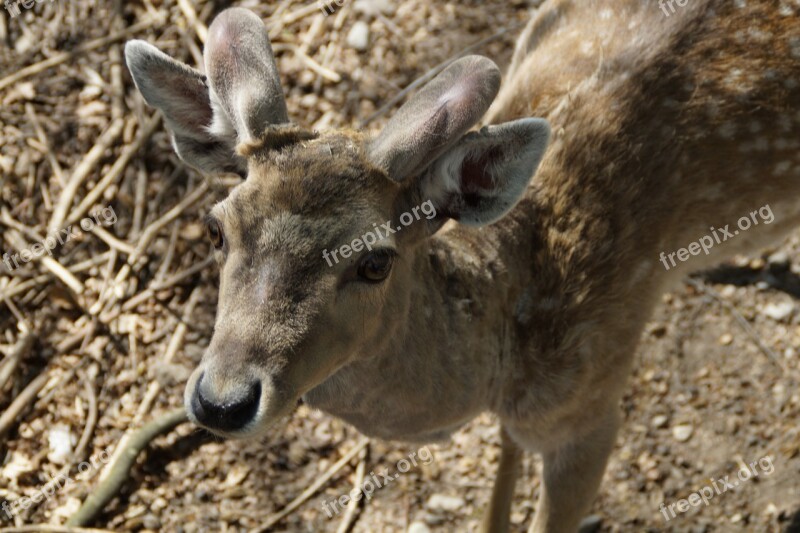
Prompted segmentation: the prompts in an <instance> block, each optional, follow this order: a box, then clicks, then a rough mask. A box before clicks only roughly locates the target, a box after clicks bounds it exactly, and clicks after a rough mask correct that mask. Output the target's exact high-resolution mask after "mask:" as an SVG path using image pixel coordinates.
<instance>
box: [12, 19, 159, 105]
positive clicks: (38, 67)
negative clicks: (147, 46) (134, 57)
mask: <svg viewBox="0 0 800 533" xmlns="http://www.w3.org/2000/svg"><path fill="white" fill-rule="evenodd" d="M164 20H166V19H165V17H160V18H151V19H148V20H143V21H142V22H139V23H138V24H134V25H133V26H131V27H130V28H127V29H125V30H123V31H118V32H115V33H112V34H111V35H107V36H106V37H101V38H99V39H95V40H93V41H89V42H88V43H85V44H82V45H80V46H76V47H75V48H74V49H73V50H71V51H69V52H60V53H58V54H55V55H54V56H52V57H49V58H47V59H45V60H44V61H40V62H38V63H34V64H33V65H31V66H29V67H25V68H23V69H20V70H18V71H17V72H15V73H14V74H11V75H10V76H6V77H5V78H3V79H0V90H3V89H5V88H6V87H8V86H10V85H13V84H15V83H17V82H20V81H22V80H24V79H25V78H27V77H29V76H33V75H35V74H39V73H40V72H44V71H45V70H47V69H49V68H52V67H55V66H58V65H60V64H61V63H66V62H67V61H69V60H70V59H73V58H74V57H76V56H78V55H80V54H83V53H85V52H90V51H92V50H96V49H98V48H102V47H104V46H107V45H109V44H111V43H114V42H116V41H121V40H123V39H127V38H128V37H130V36H131V35H133V34H135V33H138V32H140V31H142V30H145V29H147V28H149V27H150V26H152V25H153V24H155V23H159V24H160V23H162V22H164Z"/></svg>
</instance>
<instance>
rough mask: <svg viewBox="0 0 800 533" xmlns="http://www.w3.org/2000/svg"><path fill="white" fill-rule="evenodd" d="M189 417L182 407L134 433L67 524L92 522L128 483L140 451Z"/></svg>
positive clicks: (79, 524) (77, 524) (80, 524)
mask: <svg viewBox="0 0 800 533" xmlns="http://www.w3.org/2000/svg"><path fill="white" fill-rule="evenodd" d="M187 420H188V419H187V417H186V411H185V410H184V409H183V407H181V408H179V409H175V410H174V411H172V412H169V413H167V414H166V415H163V416H161V417H160V418H157V419H155V420H153V421H152V422H149V423H147V424H145V425H144V426H142V427H141V428H140V429H139V430H137V431H136V433H134V434H132V435H131V438H130V439H129V440H128V441H127V442H126V443H125V447H124V449H122V450H121V451H120V452H115V453H114V455H115V456H116V460H115V461H114V462H113V463H111V464H110V465H109V469H108V471H107V472H108V473H107V474H106V476H105V478H104V479H103V480H102V481H101V482H100V484H99V485H98V486H97V488H95V490H94V492H92V493H91V494H90V495H89V496H88V497H87V498H86V501H84V502H83V505H81V508H80V509H78V511H77V512H76V513H75V514H74V515H72V516H71V517H70V519H69V520H67V523H66V525H68V526H84V525H86V524H88V523H90V522H91V521H92V520H93V519H94V518H95V516H97V514H98V513H100V511H102V510H103V508H104V507H105V506H106V504H107V503H108V502H110V501H111V500H112V499H113V498H114V496H116V494H117V493H118V492H119V489H120V488H121V487H122V485H123V484H125V481H127V479H128V476H130V472H131V467H132V466H133V463H134V462H135V461H136V457H137V456H138V455H139V453H141V451H142V450H144V449H145V447H147V445H148V444H150V442H151V441H152V440H153V439H155V438H156V437H158V436H159V435H162V434H164V433H167V432H169V431H172V430H173V429H175V427H176V426H178V425H180V424H182V423H184V422H186V421H187ZM120 445H122V443H120Z"/></svg>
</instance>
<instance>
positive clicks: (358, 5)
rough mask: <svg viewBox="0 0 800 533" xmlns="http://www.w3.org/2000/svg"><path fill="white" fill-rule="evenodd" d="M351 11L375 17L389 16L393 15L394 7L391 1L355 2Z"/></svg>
mask: <svg viewBox="0 0 800 533" xmlns="http://www.w3.org/2000/svg"><path fill="white" fill-rule="evenodd" d="M353 9H355V10H356V12H358V13H363V14H365V15H370V16H375V15H377V14H378V13H380V14H382V15H391V14H392V13H394V10H395V7H394V2H393V1H392V0H356V2H355V4H353Z"/></svg>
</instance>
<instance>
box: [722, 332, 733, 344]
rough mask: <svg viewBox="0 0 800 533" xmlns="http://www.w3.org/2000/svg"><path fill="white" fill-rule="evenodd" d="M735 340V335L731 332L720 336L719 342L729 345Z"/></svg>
mask: <svg viewBox="0 0 800 533" xmlns="http://www.w3.org/2000/svg"><path fill="white" fill-rule="evenodd" d="M732 342H733V335H731V334H730V333H723V334H722V335H721V336H720V338H719V343H720V344H721V345H723V346H728V345H730V343H732Z"/></svg>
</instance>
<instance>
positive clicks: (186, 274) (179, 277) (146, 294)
mask: <svg viewBox="0 0 800 533" xmlns="http://www.w3.org/2000/svg"><path fill="white" fill-rule="evenodd" d="M213 262H214V256H210V257H207V258H205V259H204V260H202V261H201V262H199V263H197V264H196V265H192V266H191V267H189V268H187V269H186V270H184V271H182V272H178V273H177V274H175V275H173V276H170V277H169V278H167V279H165V280H164V281H160V282H159V281H155V282H153V283H152V284H151V285H150V286H149V287H148V288H147V289H145V290H143V291H142V292H140V293H139V294H137V295H136V296H134V297H132V298H131V299H130V300H128V301H127V302H125V303H124V304H122V310H123V311H130V310H131V309H135V308H136V306H137V305H139V304H140V303H142V302H144V301H146V300H149V299H150V298H151V297H152V296H153V295H154V294H155V292H156V291H162V290H164V289H168V288H170V287H172V286H173V285H177V284H178V283H180V282H181V281H183V280H185V279H186V278H190V277H192V276H194V275H195V274H197V273H198V272H200V271H202V270H204V269H205V268H206V267H208V266H209V265H211V264H212V263H213Z"/></svg>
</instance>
